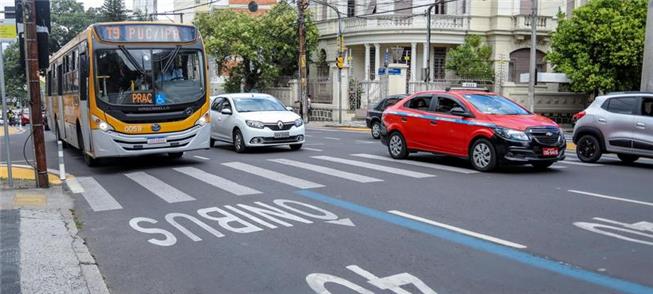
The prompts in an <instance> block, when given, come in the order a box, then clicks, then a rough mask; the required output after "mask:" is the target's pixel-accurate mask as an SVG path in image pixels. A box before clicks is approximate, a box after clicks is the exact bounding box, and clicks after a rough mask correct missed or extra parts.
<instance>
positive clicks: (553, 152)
mask: <svg viewBox="0 0 653 294" xmlns="http://www.w3.org/2000/svg"><path fill="white" fill-rule="evenodd" d="M542 155H543V156H558V148H543V149H542Z"/></svg>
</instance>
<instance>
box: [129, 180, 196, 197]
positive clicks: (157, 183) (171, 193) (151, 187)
mask: <svg viewBox="0 0 653 294" xmlns="http://www.w3.org/2000/svg"><path fill="white" fill-rule="evenodd" d="M125 176H127V177H128V178H129V179H131V180H132V181H134V182H136V183H137V184H139V185H141V186H143V188H145V189H147V190H148V191H150V192H152V193H154V195H156V196H159V198H161V199H163V200H165V201H166V202H168V203H177V202H184V201H192V200H195V198H193V197H191V196H189V195H188V194H186V193H184V192H182V191H179V190H177V188H175V187H173V186H170V185H168V184H167V183H165V182H164V181H161V180H159V179H157V178H155V177H153V176H151V175H149V174H147V173H144V172H133V173H128V174H125Z"/></svg>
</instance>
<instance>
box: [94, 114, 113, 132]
mask: <svg viewBox="0 0 653 294" xmlns="http://www.w3.org/2000/svg"><path fill="white" fill-rule="evenodd" d="M92 118H93V121H94V122H95V125H96V126H97V128H98V129H100V131H103V132H108V131H111V130H113V128H112V127H111V126H110V125H109V124H108V123H107V122H105V121H103V120H101V119H100V118H98V117H97V116H93V117H92Z"/></svg>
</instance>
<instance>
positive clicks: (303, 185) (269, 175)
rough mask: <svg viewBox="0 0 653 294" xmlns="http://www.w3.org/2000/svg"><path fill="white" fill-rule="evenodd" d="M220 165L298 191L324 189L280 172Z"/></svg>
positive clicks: (251, 166)
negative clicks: (291, 187)
mask: <svg viewBox="0 0 653 294" xmlns="http://www.w3.org/2000/svg"><path fill="white" fill-rule="evenodd" d="M222 165H224V166H228V167H230V168H234V169H237V170H240V171H244V172H246V173H250V174H253V175H257V176H259V177H264V178H266V179H268V180H272V181H275V182H279V183H282V184H286V185H289V186H293V187H295V188H299V189H311V188H321V187H324V185H320V184H317V183H313V182H311V181H307V180H303V179H300V178H295V177H292V176H289V175H286V174H282V173H280V172H275V171H272V170H269V169H264V168H261V167H258V166H253V165H250V164H247V163H242V162H236V161H234V162H226V163H223V164H222Z"/></svg>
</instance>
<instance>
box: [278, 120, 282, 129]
mask: <svg viewBox="0 0 653 294" xmlns="http://www.w3.org/2000/svg"><path fill="white" fill-rule="evenodd" d="M277 127H279V129H280V130H281V129H283V122H282V121H278V122H277Z"/></svg>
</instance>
